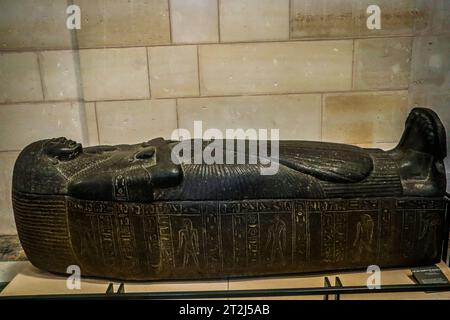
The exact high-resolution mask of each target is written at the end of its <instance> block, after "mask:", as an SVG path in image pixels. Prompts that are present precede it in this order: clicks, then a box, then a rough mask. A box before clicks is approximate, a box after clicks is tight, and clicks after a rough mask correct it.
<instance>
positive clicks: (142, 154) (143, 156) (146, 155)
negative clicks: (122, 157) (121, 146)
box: [134, 147, 155, 160]
mask: <svg viewBox="0 0 450 320" xmlns="http://www.w3.org/2000/svg"><path fill="white" fill-rule="evenodd" d="M154 154H155V148H154V147H148V148H145V149H144V150H142V151H139V152H138V153H136V155H135V156H134V157H135V158H136V159H139V160H147V159H150V158H152V157H153V155H154Z"/></svg>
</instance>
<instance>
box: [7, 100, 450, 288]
mask: <svg viewBox="0 0 450 320" xmlns="http://www.w3.org/2000/svg"><path fill="white" fill-rule="evenodd" d="M227 142H229V141H227ZM180 143H181V142H176V141H166V140H164V139H161V138H159V139H154V140H150V141H148V142H144V143H141V144H135V145H117V146H96V147H88V148H83V147H82V146H81V145H80V144H79V143H76V142H74V141H70V140H67V139H65V138H57V139H50V140H43V141H37V142H35V143H33V144H31V145H29V146H28V147H26V148H25V149H24V150H23V151H22V153H21V154H20V156H19V158H18V160H17V162H16V165H15V168H14V178H13V206H14V213H15V219H16V224H17V229H18V233H19V237H20V240H21V243H22V245H23V248H24V250H25V252H26V254H27V256H28V258H29V259H30V261H31V262H32V263H33V264H34V265H35V266H37V267H39V268H42V269H44V270H48V271H52V272H58V273H64V272H66V268H67V267H68V266H69V265H78V266H80V268H81V271H82V275H85V276H99V277H108V278H116V279H124V280H152V279H195V278H202V279H204V278H219V277H228V276H250V275H264V274H282V273H300V272H314V271H326V270H339V269H355V268H366V267H367V266H368V265H373V264H376V265H379V266H381V267H388V266H409V265H423V264H431V263H435V262H437V261H439V259H440V254H441V248H442V242H443V234H444V215H445V201H444V193H445V189H446V179H445V169H444V165H443V159H444V158H445V157H446V136H445V130H444V127H443V125H442V123H441V122H440V120H439V119H438V117H437V115H436V114H435V113H434V112H433V111H431V110H428V109H424V108H416V109H414V110H413V111H412V112H411V114H410V115H409V117H408V119H407V121H406V127H405V132H404V134H403V136H402V138H401V141H400V143H399V145H398V146H397V147H396V148H395V149H393V150H391V151H382V150H380V149H362V148H359V147H355V146H350V145H343V144H334V143H322V142H307V141H279V145H278V155H277V159H276V161H277V162H278V164H279V167H278V170H277V172H276V173H274V174H271V175H262V174H261V170H260V169H261V168H262V167H263V166H264V165H265V164H262V163H260V162H257V163H244V164H239V163H228V162H227V163H212V164H209V163H205V162H200V163H196V162H195V161H192V162H182V161H180V162H179V163H177V162H174V161H173V157H174V149H176V148H177V146H179V144H180ZM193 143H194V144H195V141H194V142H193ZM235 143H238V142H237V141H232V143H230V144H227V143H225V144H224V150H223V151H224V152H227V151H228V152H230V150H226V149H227V148H228V149H229V146H230V145H232V146H234V144H235ZM246 143H247V144H248V141H247V142H246ZM200 144H201V148H200V152H203V151H204V148H205V147H206V146H207V142H206V141H203V142H200ZM234 150H235V149H234V148H233V150H232V151H231V152H232V153H234V154H235V155H236V154H237V152H235V151H234ZM191 151H192V152H190V157H192V158H195V156H196V152H198V150H197V149H196V148H193V150H191ZM247 156H249V155H248V154H247ZM269 158H270V156H269ZM269 160H270V159H269ZM272 161H275V160H274V159H272Z"/></svg>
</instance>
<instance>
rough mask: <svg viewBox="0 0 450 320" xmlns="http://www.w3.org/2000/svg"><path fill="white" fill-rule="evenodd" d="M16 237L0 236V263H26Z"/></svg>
mask: <svg viewBox="0 0 450 320" xmlns="http://www.w3.org/2000/svg"><path fill="white" fill-rule="evenodd" d="M26 260H27V257H26V255H25V252H24V251H23V249H22V246H21V245H20V241H19V238H18V237H17V235H10V236H0V261H26Z"/></svg>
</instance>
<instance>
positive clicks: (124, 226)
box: [68, 199, 444, 275]
mask: <svg viewBox="0 0 450 320" xmlns="http://www.w3.org/2000/svg"><path fill="white" fill-rule="evenodd" d="M442 203H443V202H442V201H438V200H421V199H417V200H408V199H405V200H403V199H402V200H399V201H395V200H393V199H385V200H383V199H342V200H302V199H299V200H246V201H204V202H193V201H186V202H164V203H162V202H156V203H148V204H144V203H128V202H116V203H114V202H113V203H111V202H96V201H85V200H76V199H70V201H69V202H68V208H69V213H70V221H71V222H73V226H74V227H73V228H71V230H70V231H71V234H72V235H73V239H80V240H77V241H75V242H76V243H74V246H75V247H76V248H75V250H78V251H77V252H79V253H81V254H80V257H81V260H82V261H83V259H90V260H93V259H97V260H95V261H98V256H100V257H102V260H101V262H98V263H102V264H103V265H104V268H105V269H106V268H107V266H108V265H110V264H116V265H117V264H119V265H121V266H122V270H125V268H130V269H133V270H144V271H143V272H147V273H150V274H155V275H158V274H171V275H172V274H175V275H176V274H187V273H189V272H190V274H193V273H195V274H210V275H214V274H218V275H219V274H223V273H227V274H236V275H239V274H248V273H249V272H250V273H251V272H252V270H253V271H255V272H257V271H261V270H269V271H270V272H276V271H277V270H279V271H283V270H285V271H286V272H287V271H289V272H299V271H314V270H323V269H326V268H333V267H336V266H339V267H346V266H359V265H361V266H365V265H367V263H379V262H383V261H387V262H389V263H391V262H392V261H394V260H396V259H397V260H398V261H399V263H401V262H402V261H407V259H410V258H414V257H426V256H427V254H428V255H429V257H434V256H436V255H437V251H438V244H439V241H440V233H441V231H440V230H441V227H442V224H443V218H442V217H443V212H444V206H443V204H442ZM397 223H398V228H399V230H400V231H401V232H400V233H396V232H395V230H397V229H398V228H397V227H396V226H397ZM396 228H397V229H396ZM224 230H226V231H224ZM138 239H141V240H138ZM139 241H140V242H139ZM89 242H91V243H94V244H95V245H94V246H92V245H91V246H90V247H91V248H92V247H94V248H96V249H98V250H97V252H94V251H93V250H89V246H88V243H89ZM426 252H427V253H426ZM139 268H141V269H139ZM138 273H139V271H136V274H138Z"/></svg>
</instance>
